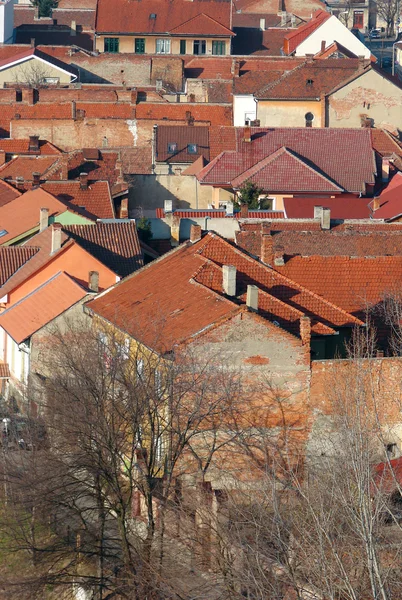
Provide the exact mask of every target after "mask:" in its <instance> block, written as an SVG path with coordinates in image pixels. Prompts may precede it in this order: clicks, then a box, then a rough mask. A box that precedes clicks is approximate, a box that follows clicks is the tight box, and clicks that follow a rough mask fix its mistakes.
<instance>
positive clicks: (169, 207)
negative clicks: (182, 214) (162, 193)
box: [163, 200, 173, 214]
mask: <svg viewBox="0 0 402 600" xmlns="http://www.w3.org/2000/svg"><path fill="white" fill-rule="evenodd" d="M163 206H164V210H165V214H167V213H171V212H173V200H165V202H164V205H163Z"/></svg>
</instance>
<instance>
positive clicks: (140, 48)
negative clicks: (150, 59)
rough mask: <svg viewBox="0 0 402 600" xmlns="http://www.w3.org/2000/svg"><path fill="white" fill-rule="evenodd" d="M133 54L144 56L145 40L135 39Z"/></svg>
mask: <svg viewBox="0 0 402 600" xmlns="http://www.w3.org/2000/svg"><path fill="white" fill-rule="evenodd" d="M135 53H136V54H144V53H145V39H144V38H135Z"/></svg>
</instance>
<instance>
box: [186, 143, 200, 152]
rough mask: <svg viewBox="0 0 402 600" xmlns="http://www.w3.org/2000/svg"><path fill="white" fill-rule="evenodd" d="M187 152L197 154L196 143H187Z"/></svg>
mask: <svg viewBox="0 0 402 600" xmlns="http://www.w3.org/2000/svg"><path fill="white" fill-rule="evenodd" d="M187 152H188V153H189V154H198V148H197V144H188V146H187Z"/></svg>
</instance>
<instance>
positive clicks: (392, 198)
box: [371, 172, 402, 219]
mask: <svg viewBox="0 0 402 600" xmlns="http://www.w3.org/2000/svg"><path fill="white" fill-rule="evenodd" d="M375 202H379V208H378V209H377V210H376V211H375V212H374V213H373V217H374V218H375V219H394V218H395V217H398V216H399V215H402V173H399V172H398V173H396V174H395V175H394V176H393V178H392V179H391V181H390V183H389V184H388V186H387V187H386V188H385V189H384V190H383V191H382V192H381V194H380V196H379V197H378V198H377V199H376V200H375ZM373 205H374V202H372V203H371V206H372V207H373Z"/></svg>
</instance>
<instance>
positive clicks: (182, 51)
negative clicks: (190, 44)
mask: <svg viewBox="0 0 402 600" xmlns="http://www.w3.org/2000/svg"><path fill="white" fill-rule="evenodd" d="M186 46H187V44H186V40H180V54H186V51H187V47H186Z"/></svg>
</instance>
